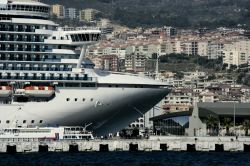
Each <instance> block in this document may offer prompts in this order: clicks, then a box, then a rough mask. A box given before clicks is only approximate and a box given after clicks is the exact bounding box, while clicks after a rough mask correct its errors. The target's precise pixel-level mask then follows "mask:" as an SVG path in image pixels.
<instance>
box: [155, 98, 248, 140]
mask: <svg viewBox="0 0 250 166" xmlns="http://www.w3.org/2000/svg"><path fill="white" fill-rule="evenodd" d="M150 120H151V121H153V129H154V131H153V132H154V133H155V134H156V135H168V136H171V135H179V136H180V135H183V136H229V135H236V136H245V135H248V130H249V129H250V103H233V102H230V103H225V102H217V103H208V102H207V103H206V102H204V103H196V105H195V106H194V108H193V109H190V110H188V111H182V112H173V113H167V114H163V115H159V116H156V117H153V118H150Z"/></svg>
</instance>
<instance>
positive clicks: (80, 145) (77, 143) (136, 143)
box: [0, 136, 250, 153]
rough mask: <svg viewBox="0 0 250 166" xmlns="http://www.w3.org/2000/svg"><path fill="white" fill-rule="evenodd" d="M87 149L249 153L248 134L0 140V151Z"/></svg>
mask: <svg viewBox="0 0 250 166" xmlns="http://www.w3.org/2000/svg"><path fill="white" fill-rule="evenodd" d="M87 151H102V152H110V151H189V152H194V151H216V152H222V151H227V152H243V151H245V152H250V137H240V138H236V137H161V136H151V137H150V138H149V139H138V140H137V139H131V140H130V139H126V140H124V139H112V140H99V139H97V140H90V141H87V140H58V141H39V140H37V139H25V140H23V139H8V140H0V153H28V152H87Z"/></svg>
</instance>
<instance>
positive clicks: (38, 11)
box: [0, 0, 50, 20]
mask: <svg viewBox="0 0 250 166" xmlns="http://www.w3.org/2000/svg"><path fill="white" fill-rule="evenodd" d="M49 11H50V6H49V5H46V4H44V3H41V2H38V1H35V0H0V17H1V19H6V20H8V19H10V18H13V17H15V18H40V19H47V18H49Z"/></svg>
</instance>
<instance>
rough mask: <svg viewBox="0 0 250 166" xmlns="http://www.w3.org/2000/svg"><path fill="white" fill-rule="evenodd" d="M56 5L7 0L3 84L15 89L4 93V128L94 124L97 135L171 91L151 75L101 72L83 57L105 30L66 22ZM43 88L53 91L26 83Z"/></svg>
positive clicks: (1, 32)
mask: <svg viewBox="0 0 250 166" xmlns="http://www.w3.org/2000/svg"><path fill="white" fill-rule="evenodd" d="M49 10H50V6H49V5H46V4H44V3H41V2H38V1H33V0H0V18H1V19H0V86H9V87H11V90H8V93H7V92H5V91H3V90H2V91H0V94H2V96H3V95H4V94H6V97H5V96H4V97H0V122H1V123H0V128H10V127H16V126H20V127H23V126H39V127H44V126H58V125H60V126H82V125H84V124H89V123H91V124H92V125H91V126H90V129H91V130H93V131H94V132H95V133H97V134H100V135H104V134H108V133H115V132H117V131H119V130H120V129H122V128H124V127H125V126H127V125H128V124H130V123H131V122H133V121H134V120H135V119H137V118H138V117H140V116H141V115H142V114H144V113H146V112H147V111H148V110H150V109H151V108H152V107H153V106H154V105H156V104H157V103H158V102H159V101H160V100H161V99H162V98H163V97H165V96H166V95H167V94H168V93H169V91H170V89H169V87H168V86H167V85H166V84H164V83H162V82H158V81H155V80H152V79H149V78H146V77H138V76H135V75H129V74H123V73H111V72H105V71H100V70H94V69H93V64H92V63H89V62H86V61H84V57H85V53H86V49H87V47H88V45H90V44H95V43H96V42H98V40H99V39H100V37H101V31H100V30H99V29H98V28H92V27H80V28H71V27H59V26H58V25H57V24H55V23H54V22H52V21H50V20H49ZM40 86H42V87H52V88H53V90H36V89H33V90H28V89H27V87H40ZM25 88H26V89H25ZM7 94H8V96H7Z"/></svg>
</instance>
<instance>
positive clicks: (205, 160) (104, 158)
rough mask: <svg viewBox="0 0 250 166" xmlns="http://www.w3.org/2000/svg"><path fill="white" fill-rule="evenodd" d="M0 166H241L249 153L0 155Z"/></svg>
mask: <svg viewBox="0 0 250 166" xmlns="http://www.w3.org/2000/svg"><path fill="white" fill-rule="evenodd" d="M0 165H6V166H11V165H20V166H23V165H24V166H25V165H27V166H47V165H48V166H52V165H53V166H55V165H60V166H64V165H65V166H85V165H86V166H92V165H93V166H99V165H100V166H112V165H114V166H116V165H118V166H151V165H152V166H172V165H173V166H185V165H187V166H198V165H202V166H204V165H215V166H219V165H222V166H231V165H237V166H244V165H250V153H243V152H242V153H232V152H230V153H229V152H85V153H30V154H29V153H25V154H0Z"/></svg>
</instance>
